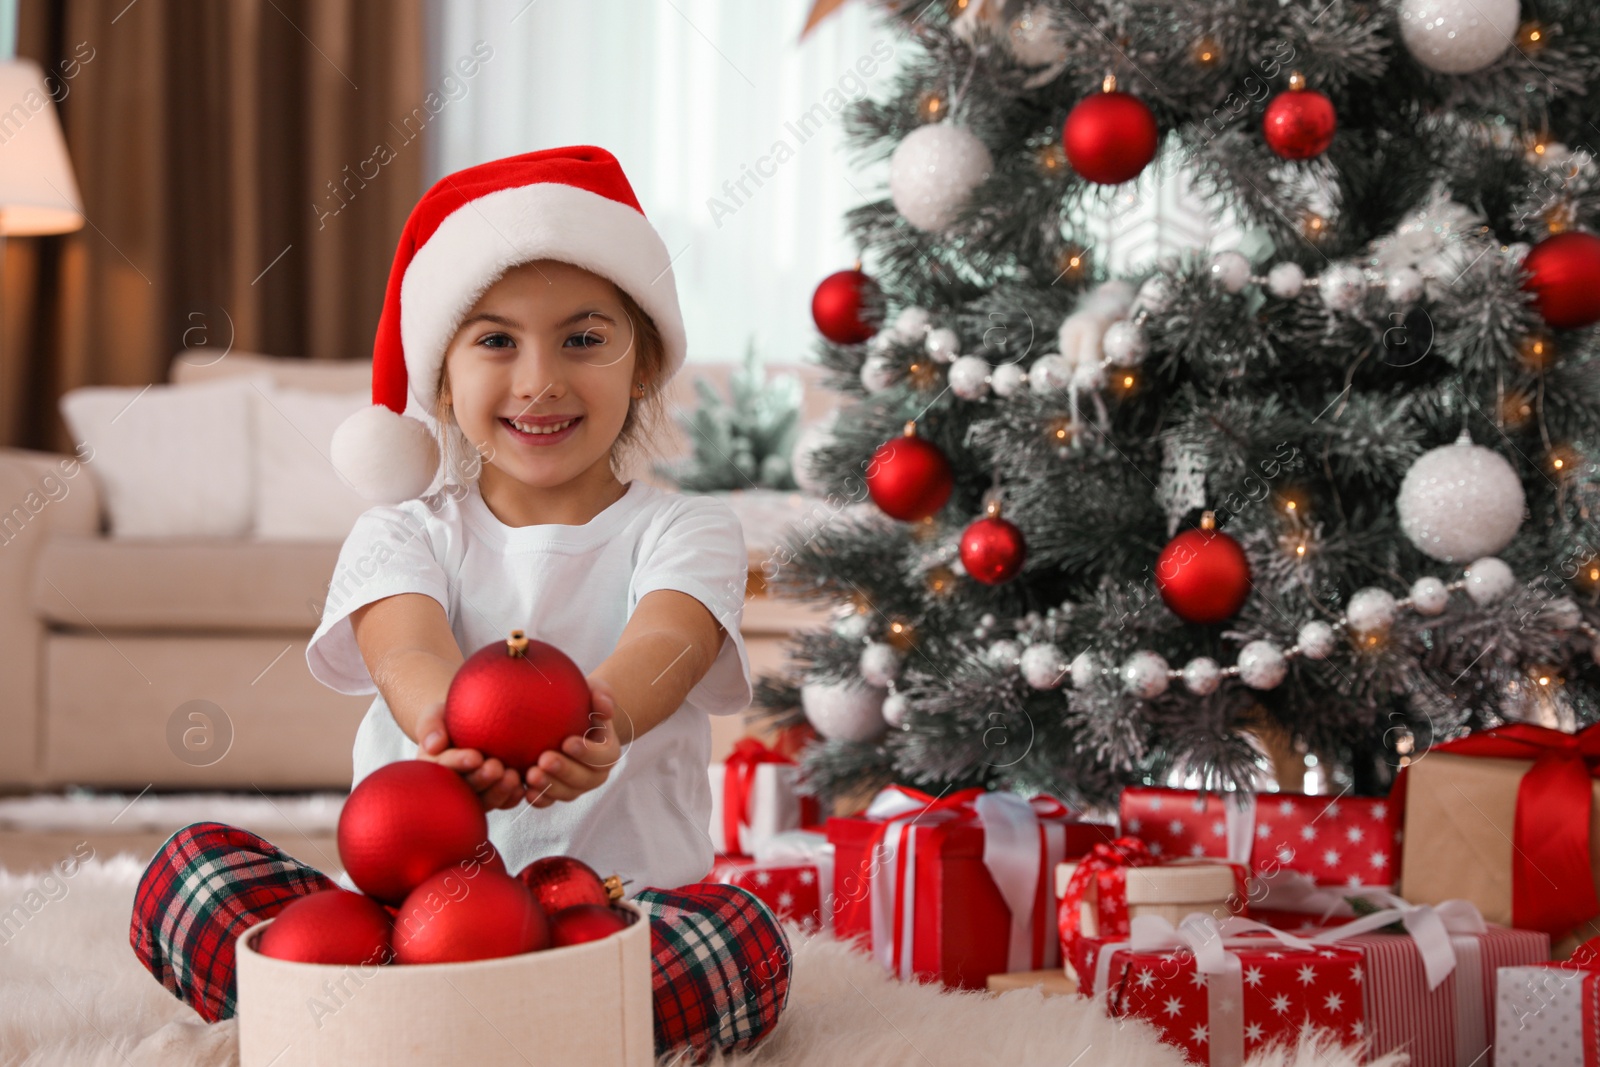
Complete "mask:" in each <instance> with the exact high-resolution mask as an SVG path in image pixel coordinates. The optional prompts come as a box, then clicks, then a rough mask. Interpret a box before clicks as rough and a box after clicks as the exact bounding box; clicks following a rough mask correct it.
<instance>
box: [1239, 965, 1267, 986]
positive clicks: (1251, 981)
mask: <svg viewBox="0 0 1600 1067" xmlns="http://www.w3.org/2000/svg"><path fill="white" fill-rule="evenodd" d="M1265 977H1266V976H1265V975H1263V974H1262V973H1261V968H1260V967H1251V968H1250V969H1249V970H1247V971H1245V972H1244V980H1245V984H1247V985H1251V986H1258V985H1260V984H1261V982H1262V979H1264V978H1265Z"/></svg>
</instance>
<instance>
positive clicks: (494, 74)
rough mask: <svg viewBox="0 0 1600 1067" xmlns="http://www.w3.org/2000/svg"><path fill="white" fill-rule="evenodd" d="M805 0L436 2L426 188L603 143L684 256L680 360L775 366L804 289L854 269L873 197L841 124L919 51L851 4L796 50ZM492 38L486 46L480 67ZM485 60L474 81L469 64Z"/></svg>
mask: <svg viewBox="0 0 1600 1067" xmlns="http://www.w3.org/2000/svg"><path fill="white" fill-rule="evenodd" d="M809 6H810V0H761V2H759V3H758V2H752V0H532V2H530V0H433V3H432V4H431V7H430V16H429V17H430V21H431V25H432V32H431V33H430V35H429V36H430V39H429V50H430V54H429V58H428V63H429V70H428V72H427V73H428V76H429V79H430V80H429V86H430V88H434V89H436V90H438V91H439V93H440V101H441V103H439V104H438V106H437V112H438V113H437V115H435V116H434V118H433V119H432V121H431V122H430V124H429V134H430V141H429V152H430V159H429V164H428V168H429V174H428V180H429V181H430V182H432V181H433V180H435V179H437V178H439V177H441V176H442V175H444V174H447V173H449V172H450V171H453V170H457V169H459V168H461V167H465V166H470V165H472V164H474V163H481V162H483V161H485V160H489V159H496V158H499V157H502V156H508V155H514V154H516V153H519V152H527V151H531V150H534V149H538V148H550V147H555V146H559V145H567V144H595V145H599V146H601V147H603V148H606V149H608V150H610V151H611V152H612V153H613V154H615V155H616V156H617V158H618V159H619V160H620V161H621V163H622V166H623V168H624V170H626V171H627V174H628V178H629V180H630V181H631V182H632V183H633V186H634V191H635V192H636V193H637V194H638V196H639V201H640V203H641V205H642V206H643V207H644V210H645V214H646V215H648V216H649V218H650V220H651V222H652V223H654V224H655V226H656V228H657V229H658V230H659V231H660V232H661V235H662V237H663V239H664V240H665V241H666V243H667V248H668V251H669V252H670V253H671V254H672V255H673V256H674V257H676V258H675V260H674V265H673V270H674V273H675V275H676V277H677V282H678V293H679V298H680V300H681V302H682V305H683V310H684V317H685V323H686V327H687V330H688V335H689V349H690V352H689V358H690V359H691V360H695V361H702V360H737V359H740V358H742V357H743V355H744V352H745V349H746V346H747V345H749V344H750V343H752V342H753V343H754V345H755V347H756V351H757V353H758V355H759V356H760V358H761V359H763V360H764V361H767V362H774V361H784V362H790V361H799V360H802V359H804V358H806V356H807V355H808V353H809V352H810V351H811V350H812V348H813V347H814V344H815V339H816V330H815V327H814V326H813V325H812V323H811V313H810V303H811V293H812V290H813V289H814V288H815V287H816V284H817V282H819V281H820V280H821V279H822V278H823V277H824V276H826V275H827V274H829V273H831V272H832V271H835V270H839V269H841V268H844V267H848V266H851V265H852V263H853V262H854V260H855V259H856V257H857V253H858V250H857V249H856V248H855V247H854V246H853V245H851V244H850V243H849V242H847V241H846V239H845V235H844V213H845V211H846V210H847V209H849V208H850V207H853V206H855V205H857V204H860V203H863V202H865V201H867V200H869V199H874V198H876V197H877V196H879V195H881V192H882V190H883V188H884V187H885V185H884V181H885V173H886V168H885V167H884V166H883V165H882V164H876V165H874V166H873V167H871V168H867V169H865V170H863V169H861V168H860V167H858V166H856V165H854V164H853V163H852V161H851V159H850V158H849V157H848V156H847V155H846V153H845V151H844V149H843V145H842V137H841V136H840V126H841V118H840V109H841V108H842V107H843V106H844V102H845V101H846V100H850V99H858V98H860V97H861V96H862V95H864V94H871V95H875V96H882V95H883V94H885V93H886V92H887V90H888V85H889V81H890V79H891V77H892V71H893V69H894V66H895V63H896V61H897V60H896V55H895V53H896V51H897V50H898V49H902V48H906V47H909V46H908V45H905V44H904V43H903V42H901V41H899V40H898V39H897V38H896V36H895V34H894V32H893V31H892V30H891V29H889V28H888V27H885V26H883V25H882V24H881V22H880V21H879V20H878V19H877V18H876V17H874V16H873V14H872V12H871V11H870V10H869V8H868V5H866V4H850V5H846V7H845V9H844V10H843V11H841V12H839V13H838V14H836V15H834V16H833V17H832V18H830V19H829V20H828V21H827V22H826V23H824V24H823V25H822V26H820V27H819V28H818V29H817V30H815V31H813V32H812V34H811V35H810V36H809V37H808V38H807V39H806V40H805V42H804V43H800V42H798V40H797V38H798V36H799V30H800V27H801V26H802V25H803V23H804V20H805V15H806V11H807V9H808V8H809ZM478 42H484V44H486V45H487V46H488V49H491V50H492V52H491V54H489V55H488V58H487V59H483V58H482V56H483V55H484V52H485V49H484V48H483V46H482V45H479V44H478ZM475 48H476V49H477V52H476V56H477V58H479V59H480V60H481V62H479V63H478V64H477V65H476V69H475V70H474V72H473V73H472V75H471V76H470V77H467V76H465V74H464V71H465V70H467V69H469V68H470V67H471V64H468V65H467V66H465V67H458V66H457V63H458V61H459V60H461V59H462V57H471V56H474V49H475Z"/></svg>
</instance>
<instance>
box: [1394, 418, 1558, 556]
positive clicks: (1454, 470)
mask: <svg viewBox="0 0 1600 1067" xmlns="http://www.w3.org/2000/svg"><path fill="white" fill-rule="evenodd" d="M1525 503H1526V498H1525V496H1524V494H1523V490H1522V480H1521V479H1520V478H1518V477H1517V472H1516V471H1515V470H1513V469H1512V467H1511V464H1510V463H1508V462H1506V459H1505V457H1504V456H1502V455H1500V453H1498V452H1496V451H1494V450H1493V449H1491V448H1484V447H1482V446H1480V445H1475V444H1473V443H1472V438H1471V437H1469V436H1468V435H1467V434H1465V433H1463V434H1462V435H1461V436H1460V437H1458V438H1457V439H1456V440H1455V442H1454V443H1453V444H1448V445H1444V446H1442V447H1440V448H1435V449H1433V450H1431V451H1428V452H1424V453H1423V454H1422V456H1421V457H1420V458H1419V459H1418V460H1417V461H1416V462H1415V463H1413V464H1412V465H1411V469H1410V470H1408V471H1406V476H1405V478H1404V479H1402V480H1401V482H1400V493H1399V495H1398V496H1397V497H1396V498H1395V506H1396V510H1398V511H1399V513H1400V528H1401V530H1403V531H1405V535H1406V537H1407V538H1409V539H1410V541H1411V543H1412V544H1414V545H1416V546H1417V548H1419V549H1421V550H1422V551H1423V552H1425V553H1427V554H1428V555H1430V556H1432V557H1433V558H1434V559H1437V560H1443V561H1444V562H1446V563H1461V562H1464V561H1466V560H1471V559H1477V558H1478V557H1479V556H1487V555H1492V554H1493V553H1495V552H1498V551H1500V550H1501V549H1502V548H1504V547H1506V546H1507V545H1509V544H1510V543H1511V539H1512V538H1514V537H1516V535H1517V530H1518V529H1519V528H1521V526H1522V510H1523V507H1524V506H1525Z"/></svg>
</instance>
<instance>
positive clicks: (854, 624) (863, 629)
mask: <svg viewBox="0 0 1600 1067" xmlns="http://www.w3.org/2000/svg"><path fill="white" fill-rule="evenodd" d="M871 629H872V620H871V619H870V618H868V617H867V613H866V612H864V611H852V612H851V613H850V614H848V615H846V616H845V617H844V618H842V619H840V620H838V621H837V622H835V623H834V624H833V632H834V633H835V634H837V635H838V636H840V637H842V638H844V639H845V640H846V641H860V640H862V639H863V638H865V637H866V636H867V633H868V631H869V630H871Z"/></svg>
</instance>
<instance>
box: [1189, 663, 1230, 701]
mask: <svg viewBox="0 0 1600 1067" xmlns="http://www.w3.org/2000/svg"><path fill="white" fill-rule="evenodd" d="M1183 684H1184V687H1185V688H1186V689H1188V690H1189V692H1191V693H1193V694H1194V695H1195V696H1201V697H1203V696H1209V695H1210V694H1212V693H1215V692H1216V691H1217V686H1219V685H1221V684H1222V668H1221V667H1219V666H1217V661H1216V660H1214V659H1212V658H1211V657H1210V656H1196V657H1195V658H1194V659H1192V660H1190V661H1189V662H1188V663H1185V664H1184V665H1183Z"/></svg>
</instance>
